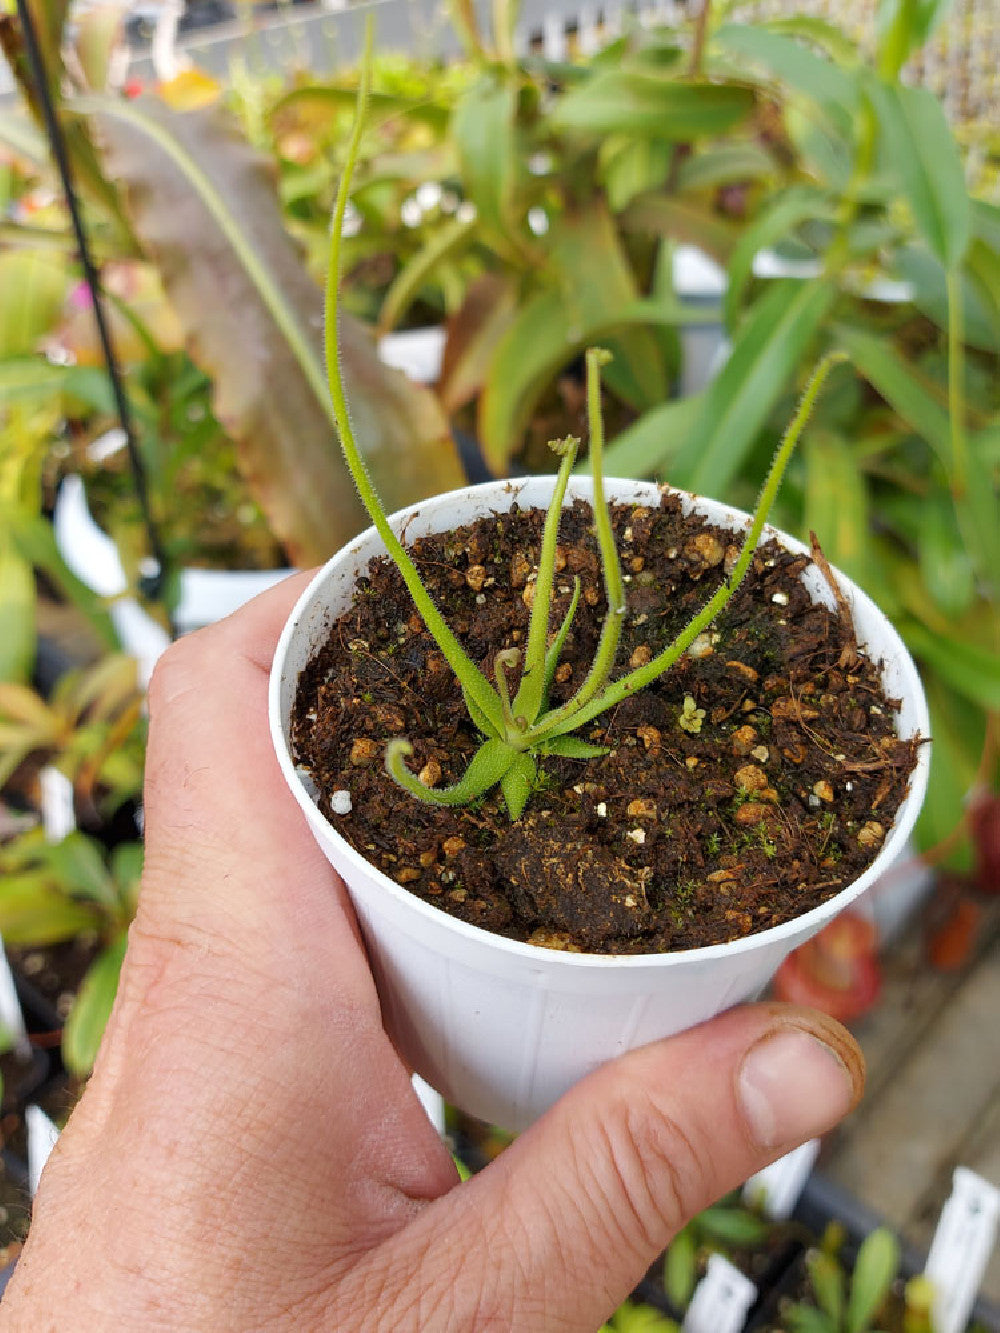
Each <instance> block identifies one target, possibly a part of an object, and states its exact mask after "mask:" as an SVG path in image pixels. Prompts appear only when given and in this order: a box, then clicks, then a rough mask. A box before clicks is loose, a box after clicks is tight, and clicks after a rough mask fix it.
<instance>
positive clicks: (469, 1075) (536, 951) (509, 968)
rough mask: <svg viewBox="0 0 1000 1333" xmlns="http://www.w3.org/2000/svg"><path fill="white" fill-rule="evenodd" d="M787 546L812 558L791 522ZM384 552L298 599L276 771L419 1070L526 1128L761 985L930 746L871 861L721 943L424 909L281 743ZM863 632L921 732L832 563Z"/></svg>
mask: <svg viewBox="0 0 1000 1333" xmlns="http://www.w3.org/2000/svg"><path fill="white" fill-rule="evenodd" d="M552 485H553V478H552V477H532V478H529V479H527V480H525V481H520V482H517V483H512V482H490V483H487V484H485V485H483V486H476V487H469V488H467V489H465V490H462V491H454V492H451V493H450V494H447V495H441V496H437V497H435V498H434V499H432V500H429V501H427V502H425V503H423V504H420V505H417V506H414V507H412V508H408V509H406V510H402V511H400V512H399V513H397V514H396V515H394V516H393V518H392V520H391V522H392V525H393V529H394V531H396V532H401V531H402V530H403V529H404V528H405V530H406V536H407V539H408V540H410V541H413V540H415V539H416V538H417V537H420V536H422V535H424V534H426V533H429V532H435V531H444V530H449V529H451V528H454V527H457V526H460V525H465V524H469V523H472V522H473V521H475V520H476V519H477V518H481V517H486V516H488V515H490V514H491V513H492V512H493V511H494V510H506V509H509V508H510V506H511V504H512V503H513V502H515V501H516V502H517V503H518V504H519V505H521V506H522V507H530V506H540V507H544V506H545V505H547V503H548V500H549V497H550V495H551V493H552ZM606 485H607V492H608V495H609V497H610V499H612V500H617V501H631V502H635V503H642V504H647V505H651V506H656V505H658V504H659V500H660V489H659V487H657V486H655V485H653V484H652V483H648V482H646V483H643V482H634V481H613V480H609V481H608V482H607V483H606ZM591 494H592V488H591V483H590V480H589V478H584V477H574V478H572V479H571V480H570V484H569V491H568V494H567V497H566V504H570V503H571V502H572V500H573V499H574V498H576V497H578V496H579V497H583V498H585V499H589V498H590V497H591ZM685 503H686V507H687V508H688V509H694V510H696V511H697V512H699V513H701V514H704V515H706V516H707V517H708V518H709V519H710V520H711V521H712V522H714V523H718V524H720V525H724V526H727V527H731V528H733V529H736V530H738V529H743V528H744V527H745V525H746V523H747V519H748V516H747V515H746V514H743V513H742V512H740V511H739V510H735V509H732V508H730V507H728V506H725V505H721V504H717V503H715V502H713V501H709V500H702V499H693V500H692V499H690V498H687V499H686V502H685ZM767 536H778V537H779V538H780V540H781V541H782V542H783V544H784V545H785V546H786V547H788V549H790V550H792V551H795V552H801V553H805V554H808V552H807V551H806V548H805V547H804V546H803V545H802V544H801V543H800V542H796V541H794V540H793V539H792V538H790V537H786V536H784V534H780V533H776V532H775V531H774V530H773V529H765V537H767ZM381 554H384V548H383V547H382V543H381V541H380V540H379V538H378V536H377V534H376V533H375V531H374V529H369V530H368V531H367V532H365V533H363V534H362V535H361V536H360V537H359V538H357V539H356V540H355V541H353V542H351V543H350V544H349V545H348V546H346V547H345V548H344V549H343V550H342V551H340V552H339V553H338V554H337V555H336V556H334V558H333V559H332V560H330V561H329V562H328V563H327V564H326V565H325V566H324V567H323V569H322V570H320V572H319V573H318V574H317V575H316V577H315V579H314V580H313V581H312V583H311V584H310V586H309V588H308V589H307V590H306V592H305V593H304V594H303V595H302V597H301V598H300V600H299V602H298V604H297V605H296V607H295V609H294V611H293V612H292V615H291V617H290V619H289V621H288V623H287V625H286V626H285V630H284V632H283V634H282V636H281V640H280V642H279V644H278V648H277V652H276V654H275V658H274V664H273V667H272V672H271V685H270V703H269V709H270V722H271V732H272V736H273V740H274V745H275V749H276V751H277V755H278V759H279V762H280V764H281V768H282V771H283V773H284V776H285V779H286V781H287V782H288V785H289V787H290V788H291V790H292V792H293V794H294V796H295V798H296V800H297V801H298V802H299V805H300V806H301V807H302V810H303V811H304V813H305V816H306V819H307V820H308V822H309V826H310V828H311V830H312V832H313V834H314V836H315V837H316V839H317V841H318V842H319V844H320V846H321V847H322V849H323V851H324V852H325V853H326V855H327V857H328V858H329V860H330V862H331V863H332V864H333V865H334V867H335V868H336V869H337V870H338V871H339V872H340V874H341V875H342V876H343V878H344V880H345V882H346V884H347V887H348V889H349V891H350V894H351V898H352V901H353V903H354V906H355V910H356V911H357V914H358V918H359V921H360V923H361V928H362V931H363V933H364V937H365V941H366V943H367V946H368V951H369V957H370V959H371V963H372V967H373V970H374V972H375V977H376V981H377V984H378V988H379V994H380V997H381V1000H382V1005H383V1015H384V1019H385V1023H386V1027H387V1029H388V1031H389V1032H390V1034H391V1035H392V1037H393V1040H394V1041H395V1042H396V1044H397V1046H398V1048H399V1050H400V1051H401V1053H402V1054H403V1056H404V1058H405V1059H407V1060H408V1061H409V1062H410V1063H411V1064H412V1065H413V1067H414V1068H415V1069H416V1071H417V1072H418V1073H419V1074H420V1075H421V1076H422V1077H423V1078H424V1079H426V1080H427V1082H428V1083H430V1084H431V1086H432V1087H434V1088H436V1089H437V1090H438V1091H439V1092H440V1093H442V1094H443V1096H444V1097H445V1099H446V1100H447V1101H450V1102H452V1103H453V1104H455V1105H456V1106H458V1107H460V1108H461V1109H463V1110H465V1111H467V1112H468V1113H470V1114H471V1115H475V1116H479V1117H480V1118H482V1119H484V1120H488V1121H492V1122H493V1123H495V1124H498V1125H502V1126H504V1127H505V1128H507V1129H512V1130H516V1129H521V1128H523V1127H524V1126H526V1125H527V1124H529V1123H530V1122H531V1121H532V1120H534V1119H535V1118H536V1117H537V1116H538V1115H540V1114H541V1113H542V1112H543V1111H544V1110H545V1109H546V1108H547V1107H548V1106H550V1105H551V1104H552V1103H553V1102H554V1101H555V1100H556V1099H557V1098H558V1097H559V1096H560V1095H561V1094H562V1093H563V1092H565V1091H566V1089H567V1088H569V1087H570V1086H571V1085H572V1084H573V1083H575V1082H576V1081H577V1079H579V1078H581V1077H582V1076H583V1075H584V1074H586V1073H587V1072H588V1071H590V1070H592V1069H594V1068H596V1067H597V1066H598V1065H600V1064H602V1063H603V1062H604V1061H606V1060H609V1059H611V1058H613V1057H614V1056H616V1055H620V1054H621V1053H622V1052H624V1051H627V1050H629V1049H631V1048H632V1047H635V1046H640V1045H642V1044H644V1043H646V1042H649V1041H653V1040H655V1039H657V1038H660V1037H665V1036H668V1035H671V1034H672V1033H675V1032H678V1031H681V1030H682V1029H684V1028H687V1027H691V1026H693V1025H694V1024H696V1023H699V1022H702V1021H703V1020H705V1019H707V1018H710V1017H712V1016H713V1015H714V1014H717V1013H719V1012H720V1011H721V1010H723V1009H726V1008H728V1007H729V1006H731V1005H733V1004H737V1003H739V1002H740V1001H743V1000H748V999H751V998H753V997H754V996H756V995H757V994H759V993H760V991H761V990H762V988H763V987H764V986H765V985H766V983H767V982H768V981H769V980H770V978H771V977H772V975H773V974H774V972H775V971H776V969H777V967H778V966H779V964H780V963H781V961H782V960H783V959H784V958H785V956H786V955H787V954H788V953H789V952H790V951H791V950H792V949H794V948H796V947H797V946H798V945H799V944H802V943H803V942H804V941H805V940H806V939H808V938H809V937H810V936H811V935H813V934H815V933H816V931H818V930H819V929H820V928H821V927H822V926H824V925H826V923H827V922H828V921H830V920H831V919H832V918H833V917H834V916H835V915H836V914H837V913H838V912H840V911H841V910H842V909H843V908H844V907H846V906H847V905H848V904H849V903H851V902H853V901H854V900H855V899H856V898H857V897H859V896H860V895H861V894H862V893H864V891H865V890H866V889H867V888H868V887H869V885H870V884H872V883H873V882H874V881H875V880H876V879H877V878H878V876H879V874H880V873H881V871H882V869H883V868H884V867H885V866H886V865H888V864H890V863H891V862H892V861H893V860H894V859H895V858H896V856H898V854H899V852H900V850H901V848H902V846H903V844H904V843H905V840H906V838H907V835H908V833H909V831H910V829H911V828H912V826H913V822H914V820H915V819H916V816H917V813H918V811H919V809H920V805H921V802H922V800H923V796H924V791H925V788H926V784H927V772H928V764H929V747H928V746H927V745H922V746H921V747H920V748H919V757H918V760H917V766H916V769H915V771H914V773H913V775H912V777H911V780H910V789H909V793H908V795H907V797H906V798H905V800H904V802H903V804H902V806H901V807H900V809H899V811H898V813H897V815H896V819H895V822H894V823H893V826H892V828H891V829H890V830H889V832H888V834H887V835H886V838H885V841H884V843H883V846H882V849H881V851H880V853H879V855H878V856H877V857H876V859H875V860H874V862H873V863H872V864H871V865H870V866H869V868H868V869H867V870H866V871H865V873H864V874H863V875H861V876H860V877H859V878H858V879H857V880H856V881H855V882H854V883H853V884H851V885H850V886H849V887H848V888H846V889H845V890H844V891H843V892H841V893H840V894H838V895H837V897H836V898H833V899H831V900H830V901H829V902H827V903H824V904H822V905H821V906H819V907H817V908H814V909H813V910H812V911H810V912H807V913H806V914H805V915H803V916H801V917H798V918H797V919H796V920H794V921H789V922H786V923H784V924H783V925H780V926H775V927H772V928H771V929H769V930H765V931H761V932H760V933H759V934H756V935H751V936H748V937H747V938H745V939H742V940H738V941H736V942H734V943H730V944H722V945H713V946H710V947H708V948H702V949H692V950H688V951H685V952H681V953H673V954H646V955H638V956H629V957H609V956H605V955H600V954H583V953H581V954H572V953H562V952H555V951H552V950H548V949H543V948H538V947H535V946H533V945H529V944H523V943H520V942H518V941H515V940H510V939H506V938H504V937H502V936H499V935H493V934H491V933H489V932H487V931H485V930H482V929H480V928H479V927H477V926H472V925H469V924H467V923H466V922H463V921H459V920H457V919H456V918H454V917H451V916H448V915H447V914H446V913H445V912H442V911H440V910H438V909H437V908H435V907H432V906H431V905H430V904H429V903H426V902H424V901H422V900H421V899H420V898H417V897H415V896H414V895H413V894H410V893H408V892H407V891H406V890H405V889H403V888H401V887H400V886H399V885H398V884H395V883H394V882H393V881H392V880H390V879H389V878H388V877H387V876H385V875H384V874H382V872H381V871H380V870H377V869H376V868H375V867H374V866H372V865H370V864H369V863H368V862H367V861H365V859H364V858H363V857H362V856H361V855H360V854H359V853H358V852H356V851H355V850H354V848H353V847H351V846H350V845H349V844H348V843H347V842H346V841H345V840H344V839H343V838H341V836H340V835H339V834H338V833H337V831H336V829H335V828H334V826H333V825H332V824H331V823H330V822H328V820H327V819H326V818H325V817H324V816H323V815H321V814H320V812H319V810H318V809H317V807H316V803H315V799H314V792H313V791H312V790H311V789H310V787H311V784H310V781H309V778H308V776H307V775H305V774H304V773H303V772H302V771H301V770H299V769H297V768H296V766H295V763H294V761H293V759H292V756H291V752H290V748H289V720H290V714H291V709H292V706H293V703H294V699H295V691H296V686H297V682H298V678H299V675H300V673H301V671H302V670H303V668H304V667H305V665H306V663H307V662H308V661H309V660H310V658H311V657H312V656H313V655H314V653H315V652H316V651H317V649H318V648H319V647H320V645H321V644H322V642H323V641H324V639H325V637H326V635H327V634H328V632H329V626H330V624H331V622H332V621H333V620H334V619H335V618H336V617H337V616H339V615H340V614H341V613H342V612H344V611H346V610H347V609H348V607H349V606H350V603H351V597H352V593H353V591H354V586H355V582H356V579H357V577H358V575H359V573H363V572H364V571H365V570H366V569H367V566H368V562H369V560H370V559H372V558H373V557H374V556H377V555H381ZM838 577H839V581H840V585H841V588H842V590H843V592H844V595H845V597H846V598H847V601H848V603H849V604H850V606H851V609H852V613H853V616H854V623H855V629H856V631H857V635H858V640H859V642H860V643H861V644H862V645H863V646H865V647H866V648H867V650H868V652H869V654H870V655H871V656H872V657H873V658H875V659H876V660H881V661H882V662H883V663H884V670H883V681H884V684H885V688H886V692H887V693H888V694H889V695H890V696H892V697H895V698H900V699H901V700H902V709H901V712H900V714H899V720H898V728H899V732H900V734H901V735H903V736H911V735H914V734H916V733H919V734H920V735H922V736H927V735H929V721H928V716H927V708H926V703H925V700H924V696H923V691H922V689H921V686H920V681H919V679H918V677H917V673H916V668H915V667H914V665H913V662H912V660H911V659H910V656H909V654H908V653H907V651H906V649H905V647H904V646H903V643H902V641H901V640H900V638H899V636H898V635H897V634H896V631H895V630H894V629H893V627H892V626H891V625H890V624H889V622H888V621H887V620H886V619H885V617H884V616H883V615H882V613H881V612H880V611H879V610H878V608H877V607H876V606H875V605H874V603H873V602H872V601H871V600H870V599H869V598H868V597H867V596H866V594H865V593H863V592H862V591H861V589H860V588H858V587H857V586H856V585H854V584H853V583H851V581H850V580H849V579H847V578H845V577H844V576H842V575H840V576H838ZM803 579H804V581H805V582H806V585H807V587H808V589H809V592H810V595H811V596H813V597H814V598H815V599H816V600H821V601H824V602H825V603H827V604H828V605H832V596H831V594H830V591H829V588H828V587H827V585H826V583H825V582H824V580H823V579H822V577H821V576H820V575H819V572H818V570H816V569H815V568H810V569H809V570H807V571H806V573H805V574H804V575H803Z"/></svg>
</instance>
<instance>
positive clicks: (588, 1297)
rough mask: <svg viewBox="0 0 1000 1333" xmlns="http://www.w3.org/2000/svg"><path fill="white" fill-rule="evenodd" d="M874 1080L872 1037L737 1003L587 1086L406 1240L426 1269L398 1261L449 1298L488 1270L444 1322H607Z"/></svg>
mask: <svg viewBox="0 0 1000 1333" xmlns="http://www.w3.org/2000/svg"><path fill="white" fill-rule="evenodd" d="M863 1084H864V1062H863V1058H862V1055H861V1052H860V1050H859V1048H858V1046H857V1044H856V1043H855V1041H854V1039H853V1038H852V1037H851V1036H850V1034H849V1033H848V1032H847V1031H846V1030H845V1029H844V1028H842V1027H841V1026H840V1025H839V1024H838V1023H836V1022H834V1021H833V1020H832V1019H830V1018H827V1017H826V1016H825V1015H821V1014H818V1013H815V1012H813V1011H811V1010H808V1009H799V1008H794V1007H791V1006H784V1005H777V1004H759V1005H751V1006H747V1007H744V1008H742V1009H736V1010H732V1011H730V1012H729V1013H726V1014H723V1015H722V1016H721V1017H719V1018H716V1019H713V1020H712V1021H711V1022H709V1023H706V1024H703V1025H702V1026H700V1027H698V1028H694V1029H692V1030H690V1031H688V1032H684V1033H682V1034H680V1035H679V1036H677V1037H673V1038H670V1039H668V1040H665V1041H661V1042H655V1043H653V1044H651V1045H649V1046H646V1047H643V1048H641V1049H639V1050H636V1051H633V1052H631V1053H629V1054H628V1055H626V1056H623V1057H622V1058H620V1059H618V1060H615V1061H613V1062H612V1063H610V1064H608V1065H605V1066H603V1067H602V1068H601V1069H599V1070H597V1071H596V1072H595V1073H593V1074H592V1075H590V1076H589V1077H588V1078H587V1079H585V1080H583V1081H582V1082H581V1083H580V1084H578V1085H577V1086H576V1087H575V1088H573V1089H572V1090H571V1091H570V1092H569V1093H567V1095H566V1096H565V1097H563V1098H562V1099H561V1100H560V1101H559V1102H558V1103H557V1104H556V1106H554V1107H553V1108H552V1110H551V1111H549V1112H548V1113H547V1114H546V1115H545V1116H543V1117H542V1119H541V1120H539V1121H538V1122H537V1123H536V1124H535V1125H533V1126H532V1127H531V1129H530V1130H528V1131H527V1132H526V1133H525V1134H523V1135H522V1136H521V1137H520V1138H519V1139H518V1140H517V1141H516V1142H515V1143H514V1144H513V1145H512V1146H511V1147H510V1148H509V1149H508V1150H507V1151H506V1152H505V1153H503V1154H502V1155H501V1157H500V1158H498V1159H497V1161H496V1162H494V1163H493V1164H492V1165H491V1166H490V1167H488V1168H487V1169H486V1170H485V1171H484V1172H482V1173H481V1174H480V1175H479V1176H477V1177H475V1178H474V1179H473V1180H471V1181H469V1182H467V1183H466V1184H465V1185H463V1186H460V1187H459V1188H457V1189H455V1190H452V1191H451V1192H450V1193H449V1194H448V1195H446V1196H444V1197H443V1198H441V1199H438V1200H437V1201H436V1202H435V1203H434V1204H432V1205H430V1206H429V1207H428V1209H427V1210H426V1211H425V1212H424V1214H423V1215H422V1216H421V1217H420V1218H419V1220H418V1221H417V1222H415V1223H414V1224H413V1226H412V1227H411V1228H407V1229H405V1230H404V1232H403V1233H401V1234H400V1235H398V1236H397V1237H396V1238H395V1239H394V1242H392V1244H393V1247H394V1248H395V1247H396V1246H400V1245H402V1246H407V1247H408V1246H415V1247H416V1249H415V1254H416V1255H417V1256H421V1262H422V1266H421V1267H420V1268H419V1269H416V1270H415V1269H414V1268H410V1267H409V1264H408V1263H407V1262H405V1261H404V1262H400V1260H401V1258H402V1256H400V1255H399V1254H398V1253H397V1254H396V1255H395V1256H393V1259H394V1262H392V1265H391V1266H392V1269H393V1270H394V1274H395V1273H399V1274H400V1276H402V1273H403V1270H405V1269H408V1268H409V1282H410V1283H411V1287H410V1295H411V1298H412V1294H413V1292H412V1282H413V1276H414V1272H415V1271H416V1272H418V1273H419V1277H418V1279H417V1281H418V1282H419V1284H420V1286H421V1287H422V1288H424V1291H425V1292H427V1294H428V1296H429V1298H430V1299H431V1300H432V1302H434V1291H433V1289H429V1288H428V1287H427V1286H426V1285H425V1284H430V1286H431V1288H433V1287H434V1285H435V1284H439V1291H438V1295H439V1297H440V1298H442V1299H443V1300H445V1301H446V1302H448V1303H449V1304H452V1303H453V1302H454V1301H455V1299H456V1297H457V1296H458V1294H459V1293H460V1292H461V1291H462V1290H463V1289H464V1288H465V1286H466V1284H463V1283H456V1281H455V1276H456V1273H458V1272H460V1271H462V1272H465V1273H470V1274H471V1273H478V1274H480V1275H481V1276H482V1275H486V1276H485V1277H483V1283H484V1284H485V1285H479V1286H478V1289H476V1287H475V1284H469V1285H470V1289H471V1290H473V1291H474V1297H475V1301H476V1305H475V1309H474V1310H468V1311H459V1310H455V1311H454V1315H455V1318H454V1320H453V1322H449V1323H447V1325H445V1324H442V1325H441V1327H442V1328H444V1327H446V1326H447V1327H448V1328H456V1329H458V1328H471V1327H475V1328H480V1327H488V1328H493V1327H497V1328H519V1329H520V1328H525V1329H527V1328H530V1329H532V1330H549V1329H553V1330H554V1329H567V1330H569V1329H572V1330H581V1331H583V1330H588V1329H596V1328H598V1327H599V1326H600V1325H601V1323H602V1322H603V1320H604V1319H606V1318H607V1316H608V1315H609V1314H610V1313H611V1311H613V1310H614V1309H615V1308H616V1307H617V1306H618V1305H619V1304H620V1303H621V1301H622V1300H623V1299H624V1298H625V1297H626V1296H627V1295H628V1293H629V1292H630V1291H631V1290H632V1289H633V1287H634V1286H635V1285H636V1283H637V1282H638V1281H639V1279H640V1278H641V1277H642V1275H643V1274H644V1273H645V1271H646V1269H647V1268H648V1267H649V1265H650V1264H651V1263H652V1262H653V1260H654V1259H655V1258H656V1256H657V1255H658V1254H659V1253H660V1252H661V1251H662V1250H663V1249H664V1248H665V1246H666V1245H667V1244H668V1243H669V1241H670V1239H671V1237H672V1236H673V1235H674V1234H675V1233H676V1232H677V1231H678V1230H680V1228H681V1227H682V1226H683V1225H684V1224H685V1222H687V1221H688V1220H689V1219H690V1218H691V1217H692V1216H694V1215H695V1214H696V1213H698V1212H700V1211H701V1210H702V1209H703V1208H706V1207H707V1206H708V1205H709V1204H710V1203H712V1202H714V1201H715V1200H716V1199H717V1198H719V1196H720V1195H722V1194H725V1193H726V1192H727V1191H728V1190H730V1189H733V1188H735V1187H736V1186H738V1185H740V1184H742V1182H743V1181H745V1180H746V1179H747V1178H748V1177H749V1176H751V1175H753V1174H754V1172H756V1171H759V1170H760V1169H761V1168H762V1167H764V1166H766V1165H767V1163H768V1162H771V1161H773V1160H774V1159H775V1158H776V1157H779V1156H781V1155H782V1154H783V1153H785V1152H788V1151H789V1150H790V1149H791V1148H793V1147H795V1146H796V1145H797V1144H799V1143H803V1142H804V1141H805V1140H806V1139H809V1138H812V1137H814V1136H815V1135H817V1134H821V1133H823V1132H824V1131H826V1130H828V1129H830V1128H831V1127H832V1126H833V1125H834V1124H836V1122H837V1121H838V1120H840V1119H841V1118H842V1117H843V1116H844V1115H846V1113H847V1112H848V1111H849V1110H850V1109H851V1108H852V1106H854V1105H855V1104H856V1103H857V1101H858V1099H859V1098H860V1096H861V1092H862V1088H863ZM425 1228H431V1229H432V1233H433V1236H434V1239H433V1243H432V1245H431V1246H430V1249H429V1250H428V1239H427V1236H426V1235H423V1234H422V1233H423V1232H424V1230H425ZM429 1256H433V1260H432V1262H430V1263H429V1262H428V1258H429ZM383 1257H385V1256H383ZM393 1285H394V1284H393ZM484 1301H486V1302H487V1303H488V1306H489V1308H488V1309H484ZM434 1303H435V1304H436V1302H434ZM438 1308H439V1307H438ZM487 1316H488V1317H487ZM491 1320H492V1322H491ZM477 1321H478V1322H477Z"/></svg>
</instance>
